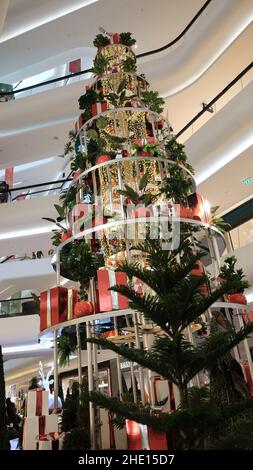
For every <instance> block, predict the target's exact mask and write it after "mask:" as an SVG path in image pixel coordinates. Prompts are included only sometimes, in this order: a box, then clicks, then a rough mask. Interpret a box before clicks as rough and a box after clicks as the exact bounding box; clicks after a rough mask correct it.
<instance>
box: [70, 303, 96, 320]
mask: <svg viewBox="0 0 253 470" xmlns="http://www.w3.org/2000/svg"><path fill="white" fill-rule="evenodd" d="M93 312H94V307H93V304H92V303H91V302H89V301H88V300H79V301H78V302H76V304H75V307H74V318H80V317H86V316H87V315H92V314H93Z"/></svg>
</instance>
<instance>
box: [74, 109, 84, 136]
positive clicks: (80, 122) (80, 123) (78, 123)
mask: <svg viewBox="0 0 253 470" xmlns="http://www.w3.org/2000/svg"><path fill="white" fill-rule="evenodd" d="M83 124H84V121H83V115H82V114H80V116H79V118H78V121H76V122H75V132H76V134H77V133H78V132H79V131H80V130H81V128H82V127H83Z"/></svg>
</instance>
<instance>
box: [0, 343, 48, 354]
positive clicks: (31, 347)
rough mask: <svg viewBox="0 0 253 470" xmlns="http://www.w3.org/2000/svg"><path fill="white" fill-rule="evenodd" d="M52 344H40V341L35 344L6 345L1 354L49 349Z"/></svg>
mask: <svg viewBox="0 0 253 470" xmlns="http://www.w3.org/2000/svg"><path fill="white" fill-rule="evenodd" d="M50 347H52V345H41V344H40V343H36V344H22V345H21V346H6V347H3V348H2V352H3V354H8V353H16V352H17V353H18V352H26V351H36V350H38V351H40V350H45V349H50Z"/></svg>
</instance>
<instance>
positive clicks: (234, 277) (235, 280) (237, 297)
mask: <svg viewBox="0 0 253 470" xmlns="http://www.w3.org/2000/svg"><path fill="white" fill-rule="evenodd" d="M236 261H237V259H236V257H235V256H230V257H228V258H226V259H225V261H224V264H223V266H222V268H221V270H220V274H219V279H220V284H221V286H222V284H223V283H224V282H230V283H231V285H232V288H231V293H230V294H227V295H226V300H227V301H228V302H231V303H236V304H243V305H246V304H247V299H246V297H245V295H244V294H243V292H244V289H247V288H248V287H250V284H249V282H248V281H247V280H246V279H244V278H245V275H244V274H243V270H242V269H241V268H240V269H235V263H236ZM233 284H235V285H236V286H237V285H238V284H240V288H239V289H238V287H236V288H233Z"/></svg>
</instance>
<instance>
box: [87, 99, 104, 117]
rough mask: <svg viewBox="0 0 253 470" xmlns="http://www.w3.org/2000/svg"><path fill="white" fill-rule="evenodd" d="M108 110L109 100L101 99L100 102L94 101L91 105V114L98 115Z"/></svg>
mask: <svg viewBox="0 0 253 470" xmlns="http://www.w3.org/2000/svg"><path fill="white" fill-rule="evenodd" d="M104 111H107V102H106V101H101V102H100V103H94V104H92V105H91V114H92V116H96V115H97V114H100V113H103V112H104Z"/></svg>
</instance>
